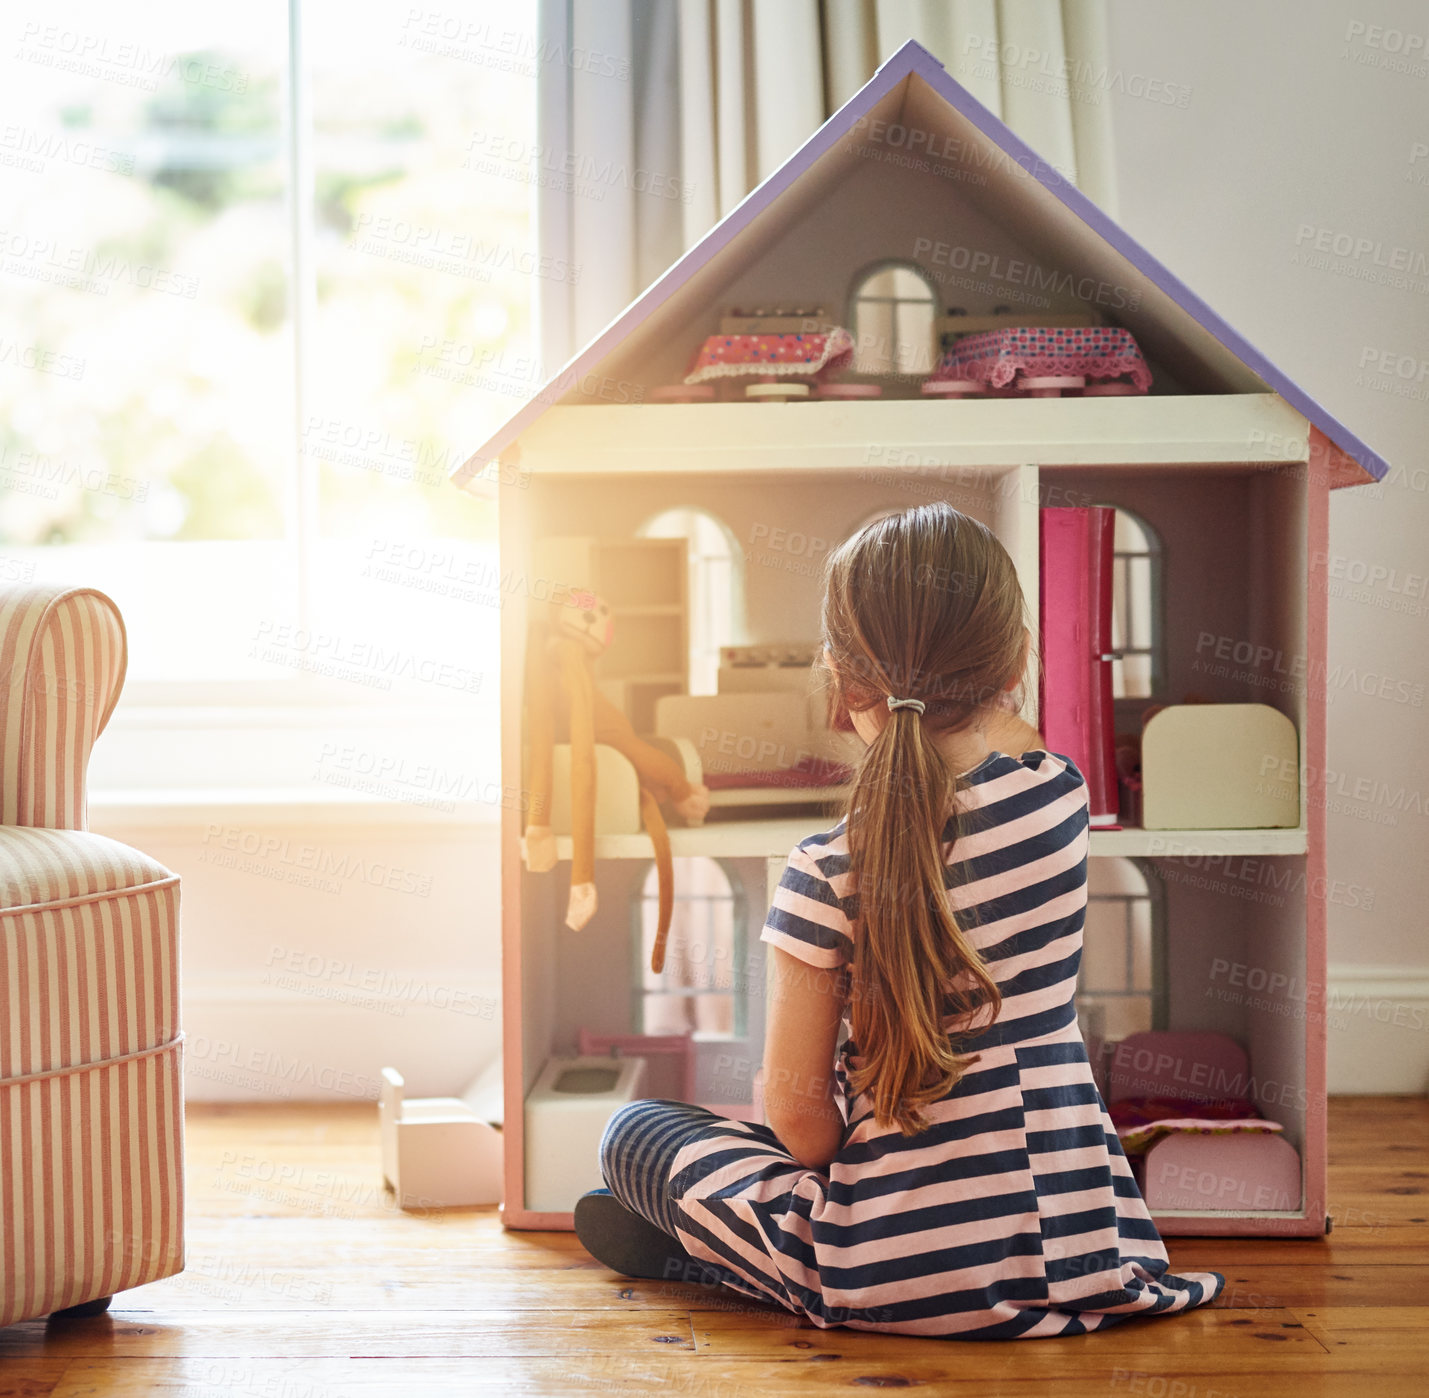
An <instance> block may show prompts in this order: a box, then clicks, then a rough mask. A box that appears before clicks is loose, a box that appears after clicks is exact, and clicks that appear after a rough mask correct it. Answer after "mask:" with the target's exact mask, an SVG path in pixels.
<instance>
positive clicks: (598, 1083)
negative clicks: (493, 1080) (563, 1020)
mask: <svg viewBox="0 0 1429 1398" xmlns="http://www.w3.org/2000/svg"><path fill="white" fill-rule="evenodd" d="M644 1080H645V1060H644V1059H643V1058H617V1057H613V1056H611V1057H598V1056H596V1055H593V1054H592V1055H584V1056H580V1057H574V1058H551V1059H548V1060H547V1062H546V1066H545V1067H544V1068H542V1069H541V1075H540V1076H539V1077H538V1078H537V1079H536V1083H535V1086H534V1087H532V1089H531V1091H530V1092H529V1093H528V1094H527V1096H526V1207H527V1208H528V1209H530V1210H532V1211H533V1212H535V1213H569V1212H570V1211H571V1210H572V1209H573V1208H575V1205H576V1200H577V1199H579V1198H580V1197H581V1195H582V1194H584V1193H586V1191H587V1190H591V1189H600V1188H602V1187H603V1186H604V1184H605V1181H604V1180H603V1179H602V1178H601V1173H600V1138H601V1136H602V1135H603V1134H604V1132H605V1124H606V1122H608V1121H609V1120H610V1118H611V1116H612V1114H613V1113H614V1112H615V1110H616V1108H617V1107H620V1106H622V1105H623V1104H624V1103H626V1102H633V1101H634V1100H635V1099H636V1098H637V1097H639V1096H640V1088H641V1084H642V1083H643V1082H644Z"/></svg>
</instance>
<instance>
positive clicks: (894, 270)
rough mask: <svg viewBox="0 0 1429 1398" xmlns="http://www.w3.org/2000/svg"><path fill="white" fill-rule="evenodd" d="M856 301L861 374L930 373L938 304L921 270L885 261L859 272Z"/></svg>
mask: <svg viewBox="0 0 1429 1398" xmlns="http://www.w3.org/2000/svg"><path fill="white" fill-rule="evenodd" d="M851 302H852V305H851V307H850V316H849V319H850V320H851V321H852V329H853V338H854V358H853V367H854V371H855V372H856V373H859V374H927V373H929V372H931V370H932V367H933V317H934V315H935V314H936V311H937V301H936V299H935V297H934V295H933V289H932V287H931V286H930V285H929V284H928V280H927V278H926V277H924V275H923V273H922V272H921V271H920V270H919V269H918V268H917V267H915V266H913V264H912V263H909V262H885V263H880V264H879V265H878V266H876V267H874V268H872V269H870V270H867V271H864V272H861V273H859V275H858V276H857V277H856V278H855V279H854V291H853V296H852V297H851Z"/></svg>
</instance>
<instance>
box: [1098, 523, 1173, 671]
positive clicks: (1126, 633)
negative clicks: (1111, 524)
mask: <svg viewBox="0 0 1429 1398" xmlns="http://www.w3.org/2000/svg"><path fill="white" fill-rule="evenodd" d="M1161 574H1162V555H1161V540H1160V539H1159V538H1158V537H1157V534H1156V531H1155V530H1154V529H1152V527H1151V526H1150V525H1149V524H1147V522H1146V521H1145V520H1144V519H1142V518H1140V516H1138V515H1134V514H1132V512H1131V511H1130V510H1124V509H1122V508H1121V507H1120V506H1117V507H1116V527H1115V542H1114V544H1113V564H1112V600H1111V635H1112V649H1113V650H1114V651H1115V652H1116V655H1117V658H1116V659H1115V660H1113V661H1112V667H1111V686H1112V697H1113V698H1114V699H1149V698H1151V697H1152V696H1153V695H1155V694H1157V693H1159V692H1160V690H1161V686H1162V677H1163V675H1164V674H1165V643H1164V639H1163V635H1164V628H1163V627H1162V624H1161V581H1162V578H1161Z"/></svg>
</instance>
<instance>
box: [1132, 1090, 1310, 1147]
mask: <svg viewBox="0 0 1429 1398" xmlns="http://www.w3.org/2000/svg"><path fill="white" fill-rule="evenodd" d="M1107 1110H1108V1111H1109V1112H1110V1114H1111V1120H1112V1125H1113V1126H1115V1127H1116V1134H1117V1136H1118V1138H1119V1139H1120V1141H1121V1148H1122V1150H1124V1151H1125V1152H1126V1154H1127V1155H1129V1156H1133V1155H1141V1154H1143V1153H1144V1152H1145V1151H1146V1149H1147V1147H1149V1146H1152V1145H1154V1144H1155V1143H1156V1142H1157V1141H1159V1140H1160V1139H1161V1138H1162V1137H1163V1136H1169V1135H1172V1134H1173V1133H1175V1132H1189V1133H1194V1134H1196V1135H1203V1136H1204V1135H1213V1136H1229V1135H1235V1134H1237V1133H1240V1132H1249V1131H1260V1132H1265V1131H1283V1130H1284V1129H1285V1128H1284V1127H1283V1126H1281V1124H1280V1123H1279V1122H1278V1121H1267V1120H1266V1119H1265V1118H1264V1117H1262V1116H1261V1115H1260V1113H1259V1112H1258V1111H1257V1110H1256V1108H1255V1103H1254V1102H1248V1101H1243V1100H1241V1099H1238V1098H1222V1099H1220V1100H1218V1101H1199V1102H1198V1101H1193V1100H1190V1099H1187V1098H1183V1097H1120V1098H1118V1099H1117V1100H1116V1101H1114V1102H1112V1103H1111V1104H1110V1105H1109V1106H1108V1108H1107Z"/></svg>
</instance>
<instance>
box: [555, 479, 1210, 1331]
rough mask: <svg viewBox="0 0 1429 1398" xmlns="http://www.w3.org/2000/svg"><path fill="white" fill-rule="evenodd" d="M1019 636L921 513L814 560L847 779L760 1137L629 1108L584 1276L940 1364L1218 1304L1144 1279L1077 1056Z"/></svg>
mask: <svg viewBox="0 0 1429 1398" xmlns="http://www.w3.org/2000/svg"><path fill="white" fill-rule="evenodd" d="M1023 617H1024V603H1023V598H1022V593H1021V590H1020V588H1019V586H1018V582H1017V576H1016V573H1015V571H1014V569H1013V565H1012V561H1011V559H1009V557H1008V555H1007V553H1006V551H1005V550H1004V549H1003V547H1002V545H1001V544H999V543H998V541H997V539H996V538H995V537H994V536H993V534H992V533H991V531H990V530H988V529H987V528H986V527H985V526H984V525H982V524H980V523H978V522H977V521H976V520H974V519H971V518H969V517H967V516H966V515H962V514H960V513H958V512H957V511H956V510H954V509H952V508H951V507H950V506H947V505H944V504H941V503H940V504H931V505H923V506H919V507H917V508H915V509H911V510H908V511H906V512H904V513H902V514H897V515H891V516H888V517H886V518H883V519H880V520H877V521H876V522H875V523H873V524H871V525H869V526H868V527H867V528H865V529H863V530H862V531H861V532H860V533H858V534H857V535H855V536H854V537H853V538H851V539H850V540H848V542H847V543H845V544H844V545H842V547H840V548H839V549H838V550H837V551H836V552H835V553H834V555H833V556H832V557H831V559H830V561H829V567H828V575H827V585H826V591H825V596H824V607H823V633H824V647H825V650H824V660H825V664H826V666H827V669H828V671H829V676H830V681H831V689H832V699H833V701H834V704H835V706H836V709H837V710H838V711H842V712H846V713H847V714H848V715H849V716H850V717H851V718H852V721H853V724H854V727H855V728H856V730H857V732H858V734H859V736H860V737H861V738H862V739H863V741H864V742H865V743H866V744H867V752H866V753H865V755H864V757H863V760H862V762H861V764H860V766H859V769H858V773H857V775H856V777H855V778H854V783H853V789H852V793H851V795H850V799H849V806H848V814H847V817H846V818H845V819H844V820H843V821H841V822H840V823H839V824H838V825H837V826H835V827H834V828H833V829H832V830H829V831H827V832H825V833H823V834H817V835H810V836H809V837H808V839H806V840H802V841H801V842H800V843H799V844H798V846H797V847H796V848H795V849H794V850H793V852H792V853H791V854H790V856H789V862H788V866H787V868H786V869H785V871H784V874H783V877H782V879H781V881H780V884H779V888H778V891H777V893H776V894H775V897H774V906H773V907H772V908H771V910H770V913H769V918H768V921H767V922H766V923H765V925H764V931H763V934H762V940H763V941H764V942H766V943H767V944H768V963H769V1000H768V1007H767V1009H768V1013H767V1017H766V1018H767V1025H766V1037H765V1052H764V1102H765V1113H766V1117H767V1119H768V1125H767V1126H757V1125H754V1124H752V1123H748V1122H739V1121H731V1120H729V1119H727V1118H724V1117H720V1116H716V1115H715V1114H713V1113H711V1112H708V1111H706V1110H704V1109H703V1108H701V1107H696V1106H692V1105H689V1104H687V1103H680V1102H664V1101H660V1102H650V1101H645V1102H632V1103H630V1104H629V1105H627V1106H625V1107H623V1108H622V1109H621V1110H620V1111H619V1112H617V1113H616V1115H615V1116H614V1117H613V1118H612V1119H611V1122H610V1125H609V1127H608V1128H607V1130H606V1133H605V1138H604V1140H603V1142H602V1144H601V1167H602V1172H603V1174H604V1177H605V1180H606V1183H607V1184H608V1185H609V1191H605V1190H597V1191H595V1192H594V1193H591V1194H587V1195H586V1196H585V1197H584V1198H582V1199H581V1200H580V1201H579V1202H578V1204H577V1206H576V1212H575V1226H576V1232H577V1234H578V1235H579V1237H580V1239H581V1241H582V1243H583V1244H584V1245H585V1246H586V1248H587V1249H588V1250H589V1251H590V1252H591V1254H592V1255H593V1256H594V1257H596V1258H597V1259H598V1260H599V1261H602V1262H604V1263H606V1264H607V1265H608V1266H610V1267H612V1268H613V1269H614V1270H616V1271H619V1272H622V1273H624V1274H626V1275H629V1276H637V1277H658V1278H665V1279H670V1280H679V1281H715V1282H719V1283H722V1284H723V1285H725V1286H727V1287H730V1288H733V1289H734V1290H736V1291H739V1292H742V1293H744V1294H745V1295H747V1296H752V1297H758V1298H760V1299H763V1300H767V1301H772V1302H775V1303H777V1304H778V1305H781V1306H784V1307H786V1308H788V1309H789V1310H792V1311H794V1312H796V1313H798V1314H800V1315H803V1316H807V1317H808V1318H809V1319H810V1320H811V1321H812V1322H813V1323H814V1324H815V1325H819V1326H829V1325H847V1326H852V1327H855V1328H857V1329H863V1330H884V1331H891V1332H895V1333H899V1334H908V1335H929V1336H941V1337H945V1338H949V1339H979V1340H983V1339H1032V1338H1042V1337H1044V1336H1050V1335H1080V1334H1082V1333H1084V1332H1085V1331H1088V1330H1099V1329H1102V1328H1104V1327H1106V1326H1108V1325H1112V1324H1115V1323H1116V1322H1117V1321H1121V1320H1125V1319H1126V1318H1127V1317H1128V1316H1132V1315H1155V1314H1161V1315H1164V1314H1169V1313H1170V1312H1172V1311H1183V1310H1187V1309H1189V1308H1190V1307H1192V1306H1198V1305H1201V1304H1202V1303H1203V1302H1206V1301H1210V1300H1213V1299H1214V1298H1215V1297H1216V1296H1217V1295H1218V1294H1219V1293H1220V1290H1221V1288H1222V1287H1223V1286H1224V1284H1225V1278H1224V1277H1223V1276H1221V1274H1220V1273H1218V1272H1202V1273H1194V1274H1188V1275H1186V1276H1174V1275H1172V1274H1171V1273H1170V1272H1168V1271H1167V1265H1168V1259H1167V1255H1166V1249H1165V1246H1164V1245H1163V1244H1162V1241H1161V1239H1160V1237H1159V1236H1158V1234H1157V1231H1156V1227H1155V1225H1154V1224H1153V1223H1152V1221H1151V1216H1150V1214H1149V1213H1148V1212H1147V1209H1146V1205H1145V1204H1144V1203H1143V1201H1142V1199H1141V1195H1140V1193H1139V1192H1138V1190H1137V1187H1136V1183H1135V1181H1134V1179H1133V1178H1132V1173H1131V1169H1130V1167H1129V1166H1128V1164H1127V1162H1126V1157H1125V1155H1124V1154H1123V1153H1122V1149H1121V1145H1120V1143H1119V1142H1118V1140H1117V1136H1116V1132H1115V1129H1114V1128H1113V1126H1112V1123H1111V1120H1110V1118H1109V1117H1108V1115H1107V1110H1106V1107H1105V1105H1104V1104H1103V1102H1102V1099H1101V1097H1100V1095H1099V1093H1098V1092H1097V1088H1096V1085H1095V1083H1094V1082H1093V1079H1092V1071H1091V1065H1090V1063H1089V1062H1088V1059H1087V1054H1086V1049H1085V1047H1084V1046H1083V1044H1082V1039H1081V1036H1080V1034H1079V1032H1078V1029H1077V1019H1076V1010H1075V1007H1074V1005H1073V998H1072V997H1073V993H1074V991H1075V989H1076V983H1077V965H1078V962H1079V960H1080V957H1081V949H1082V924H1083V918H1084V915H1085V912H1086V904H1087V790H1086V785H1085V783H1084V781H1083V780H1082V775H1081V773H1080V772H1078V771H1077V769H1076V767H1075V766H1074V765H1073V763H1072V762H1071V761H1070V759H1068V758H1066V757H1059V756H1058V755H1056V754H1055V753H1050V752H1047V751H1045V750H1044V748H1043V746H1042V740H1041V738H1040V737H1039V735H1038V734H1037V733H1036V732H1035V730H1033V729H1032V728H1031V727H1030V726H1029V725H1027V724H1025V723H1023V722H1022V721H1021V720H1019V719H1017V718H1015V717H1013V716H1012V713H1011V709H1012V707H1013V706H1014V704H1015V702H1016V701H1015V697H1014V696H1015V695H1016V693H1017V691H1018V689H1019V686H1020V682H1021V677H1022V675H1023V674H1024V672H1025V669H1026V665H1027V647H1028V642H1029V639H1030V637H1029V633H1028V631H1027V629H1026V627H1025V625H1024V621H1023ZM1012 753H1020V754H1021V756H1017V757H1014V756H1011V755H1010V754H1012ZM841 1037H842V1042H840V1039H841Z"/></svg>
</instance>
